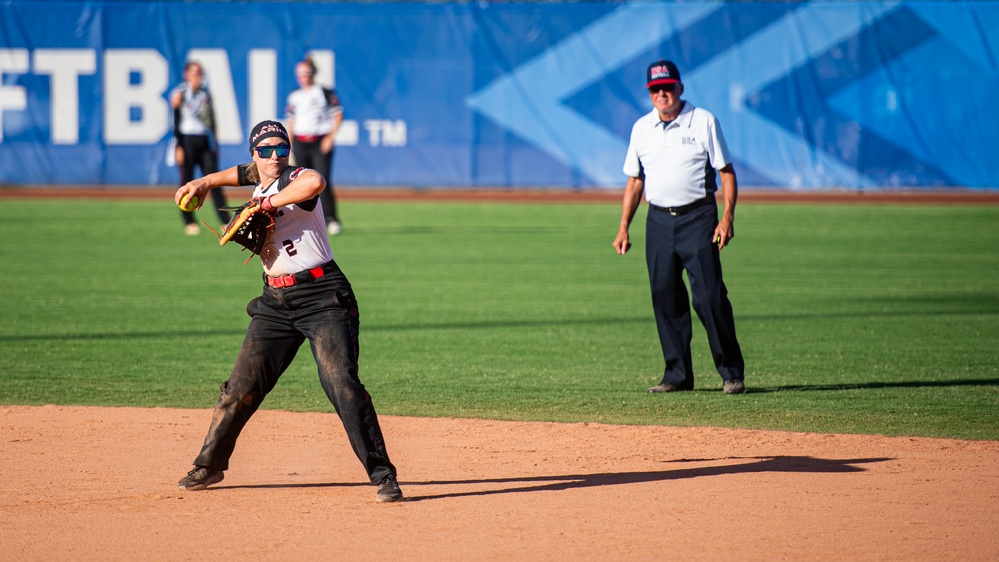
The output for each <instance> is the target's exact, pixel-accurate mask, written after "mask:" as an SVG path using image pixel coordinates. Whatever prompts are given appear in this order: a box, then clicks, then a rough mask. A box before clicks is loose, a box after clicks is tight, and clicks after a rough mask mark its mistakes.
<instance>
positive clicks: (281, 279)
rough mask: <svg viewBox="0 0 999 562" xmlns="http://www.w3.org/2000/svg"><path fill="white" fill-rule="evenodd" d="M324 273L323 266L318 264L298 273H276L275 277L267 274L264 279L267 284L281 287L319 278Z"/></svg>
mask: <svg viewBox="0 0 999 562" xmlns="http://www.w3.org/2000/svg"><path fill="white" fill-rule="evenodd" d="M324 273H325V272H324V271H323V266H321V265H320V266H319V267H313V268H312V269H310V270H308V271H299V272H298V273H291V274H289V275H278V276H277V277H271V276H270V275H268V276H267V277H266V279H267V284H268V285H270V286H271V287H277V288H278V289H281V288H284V287H291V286H294V285H297V284H299V283H305V282H307V281H313V280H315V279H319V278H320V277H322V276H323V274H324Z"/></svg>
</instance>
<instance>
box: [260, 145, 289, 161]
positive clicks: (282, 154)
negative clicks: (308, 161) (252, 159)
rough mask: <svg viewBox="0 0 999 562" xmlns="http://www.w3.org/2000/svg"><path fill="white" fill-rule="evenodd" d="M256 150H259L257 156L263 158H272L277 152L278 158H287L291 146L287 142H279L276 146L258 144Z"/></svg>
mask: <svg viewBox="0 0 999 562" xmlns="http://www.w3.org/2000/svg"><path fill="white" fill-rule="evenodd" d="M254 150H256V151H257V156H259V157H261V158H270V157H271V155H272V154H274V153H277V157H278V158H287V157H288V153H289V152H291V147H290V146H288V145H286V144H278V145H275V146H258V147H257V148H254Z"/></svg>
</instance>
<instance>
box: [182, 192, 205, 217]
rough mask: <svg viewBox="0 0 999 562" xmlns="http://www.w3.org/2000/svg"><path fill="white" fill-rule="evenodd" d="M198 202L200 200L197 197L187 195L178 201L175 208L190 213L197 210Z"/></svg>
mask: <svg viewBox="0 0 999 562" xmlns="http://www.w3.org/2000/svg"><path fill="white" fill-rule="evenodd" d="M188 197H190V198H188ZM200 201H201V200H200V199H198V196H197V195H188V196H185V197H184V198H183V199H181V200H180V205H177V206H178V207H180V210H182V211H187V212H188V213H190V212H191V211H193V210H195V209H197V208H198V203H199V202H200Z"/></svg>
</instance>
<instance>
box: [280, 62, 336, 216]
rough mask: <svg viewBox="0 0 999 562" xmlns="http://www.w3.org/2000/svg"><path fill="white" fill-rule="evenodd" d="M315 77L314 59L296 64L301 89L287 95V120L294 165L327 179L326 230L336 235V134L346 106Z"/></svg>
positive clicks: (324, 197)
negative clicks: (309, 169)
mask: <svg viewBox="0 0 999 562" xmlns="http://www.w3.org/2000/svg"><path fill="white" fill-rule="evenodd" d="M315 78H316V65H315V63H313V62H312V59H310V58H305V59H304V60H302V61H300V62H299V63H298V64H296V65H295V79H296V80H297V81H298V85H299V89H297V90H295V91H294V92H292V93H291V94H289V95H288V106H287V109H286V111H285V113H286V115H285V118H286V122H287V126H288V132H289V134H291V138H292V145H291V150H292V156H294V158H295V165H297V166H304V167H306V168H311V169H313V170H316V171H317V172H319V173H320V174H322V176H323V178H325V179H326V189H324V190H323V192H322V193H321V194H320V196H319V197H320V200H321V201H322V203H323V212H324V214H325V218H326V231H327V232H328V233H329V234H330V235H336V234H340V229H341V227H340V219H339V217H338V215H337V208H336V195H335V193H334V192H333V151H334V148H335V147H334V139H335V138H336V132H337V129H339V128H340V123H341V122H342V121H343V106H342V105H341V104H340V98H339V97H338V96H337V94H336V90H331V89H327V88H323V87H322V86H319V85H318V84H316V82H315Z"/></svg>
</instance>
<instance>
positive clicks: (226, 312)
mask: <svg viewBox="0 0 999 562" xmlns="http://www.w3.org/2000/svg"><path fill="white" fill-rule="evenodd" d="M342 207H343V209H342V215H343V219H344V226H345V231H344V234H343V235H341V236H338V237H336V238H334V239H333V243H334V252H335V253H336V256H337V260H338V261H339V262H340V264H341V266H342V267H343V269H344V270H345V271H346V273H347V275H348V276H349V277H350V279H351V280H352V282H353V284H354V288H355V290H356V292H357V295H358V299H359V302H360V306H361V325H362V333H361V346H362V349H361V370H362V372H361V378H362V380H363V381H364V382H365V384H366V385H367V387H368V389H369V390H370V391H371V394H372V395H373V397H374V400H375V403H376V405H377V407H378V409H379V412H380V413H383V414H396V415H407V416H454V417H483V418H495V419H510V420H553V421H565V422H602V423H627V424H662V425H680V426H701V425H708V426H725V427H743V428H762V429H782V430H791V431H821V432H847V433H880V434H888V435H912V436H940V437H958V438H970V439H999V351H997V350H999V252H997V251H996V249H995V243H996V235H997V233H999V226H997V225H999V207H997V206H929V205H926V206H921V205H897V206H892V205H867V206H862V205H805V204H796V205H791V204H763V203H756V204H743V205H741V206H740V207H739V210H738V215H737V220H736V238H735V240H734V241H733V244H732V246H730V247H728V248H726V249H725V250H724V252H723V258H722V259H723V264H724V268H725V276H726V281H727V284H728V288H729V293H730V296H731V299H732V302H733V305H734V308H735V315H736V323H737V328H738V333H739V336H740V340H741V343H742V346H743V350H744V353H745V356H746V361H747V368H748V372H747V379H746V382H747V387H748V389H749V391H748V392H747V393H746V394H744V395H741V396H726V395H724V394H723V393H722V392H721V379H720V377H719V376H718V375H717V373H716V372H715V371H714V369H713V367H712V364H711V359H710V355H709V353H708V349H707V343H706V338H705V336H704V331H703V328H702V327H701V326H700V324H696V325H695V332H694V363H695V370H696V373H697V377H698V390H696V391H694V392H688V393H679V394H675V395H647V394H645V388H646V387H648V386H651V385H653V384H655V383H657V382H658V381H659V378H660V376H661V374H662V355H661V352H660V349H659V343H658V339H657V337H656V332H655V324H654V321H653V319H652V313H651V308H650V304H649V296H648V281H647V278H646V274H645V264H644V252H643V247H644V228H643V221H644V212H645V211H644V209H645V207H644V206H643V207H642V210H640V212H639V216H638V217H637V218H636V226H635V227H634V228H633V229H632V234H633V240H634V242H635V249H634V250H633V251H632V252H631V253H630V254H628V255H627V256H623V257H622V256H618V255H616V254H615V253H614V251H613V250H612V248H611V245H610V244H611V240H612V239H613V237H614V234H615V232H616V227H617V223H618V219H619V216H620V206H619V205H617V204H567V205H558V204H537V205H535V204H490V203H480V204H475V203H408V202H407V203H402V202H399V203H361V202H346V203H343V205H342ZM5 209H6V211H5V212H4V220H3V221H0V236H2V240H3V250H2V256H3V268H2V270H0V304H2V309H0V403H2V404H88V405H121V406H172V407H185V408H190V407H197V408H207V407H211V406H212V405H213V404H214V402H215V400H216V398H217V396H218V385H219V384H220V383H221V382H222V381H224V380H225V379H226V377H227V376H228V373H229V369H230V368H231V366H232V362H233V360H234V359H235V356H236V352H237V351H238V349H239V345H240V342H241V341H242V336H243V332H244V329H245V326H246V323H247V317H246V315H245V312H244V308H245V304H246V302H247V301H248V300H250V299H251V298H253V297H254V296H256V295H258V294H259V292H260V286H261V283H260V266H259V264H258V263H256V262H253V263H251V264H250V265H247V266H243V265H242V262H243V260H244V259H245V257H246V256H247V254H245V253H242V252H240V251H239V250H238V248H234V247H229V246H226V247H224V248H220V247H219V246H218V244H217V243H216V242H215V240H214V238H213V236H212V235H211V234H210V233H208V232H207V231H203V233H202V235H201V236H198V237H187V236H184V235H183V233H182V229H181V222H180V217H179V215H178V211H177V209H176V207H175V206H173V204H172V202H171V201H170V200H164V201H105V200H101V201H89V200H88V201H76V200H74V201H46V200H8V201H6V204H5ZM199 215H200V216H202V217H204V218H206V219H208V220H210V221H211V220H213V213H211V212H204V211H202V212H201V213H199ZM213 226H214V223H213ZM264 407H265V408H280V409H288V410H302V411H328V410H330V406H329V404H328V403H327V401H326V399H325V396H324V395H323V393H322V391H321V389H320V387H319V384H318V381H317V379H316V375H315V365H314V362H313V360H312V358H311V355H310V353H309V351H308V347H307V346H306V347H304V348H303V349H302V351H301V353H300V355H299V359H298V360H297V361H296V362H295V364H294V365H293V366H292V368H291V369H290V370H289V372H288V373H286V375H285V377H284V378H283V379H282V381H281V382H280V383H279V384H278V387H277V388H276V389H275V391H274V392H273V393H272V394H271V395H270V396H269V397H268V399H267V401H266V402H265V403H264Z"/></svg>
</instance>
